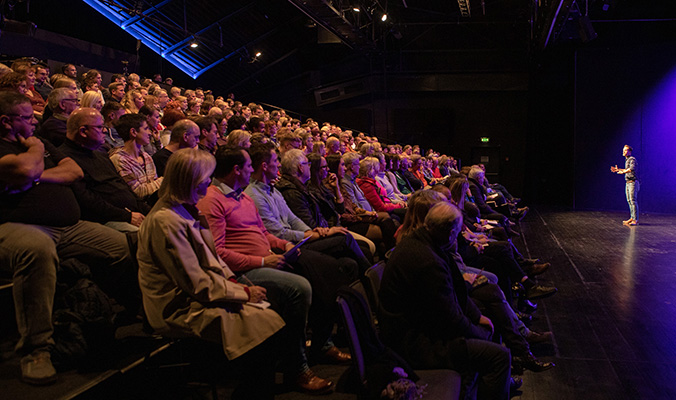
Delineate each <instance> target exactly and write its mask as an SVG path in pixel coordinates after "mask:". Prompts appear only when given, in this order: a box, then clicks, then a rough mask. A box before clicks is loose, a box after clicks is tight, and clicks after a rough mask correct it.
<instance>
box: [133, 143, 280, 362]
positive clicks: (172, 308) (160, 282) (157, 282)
mask: <svg viewBox="0 0 676 400" xmlns="http://www.w3.org/2000/svg"><path fill="white" fill-rule="evenodd" d="M215 164H216V162H215V160H214V158H213V156H211V154H208V153H207V152H203V151H200V150H196V149H183V150H179V151H177V152H175V153H174V154H173V155H172V157H171V158H170V160H169V163H168V164H167V169H166V171H165V178H164V182H163V184H162V187H161V188H160V200H159V201H158V203H157V204H156V205H155V207H154V208H153V209H152V211H151V212H150V213H149V214H148V216H147V217H146V218H145V220H144V221H143V224H142V225H141V227H140V230H139V235H138V245H139V248H138V263H139V284H140V287H141V292H142V294H143V306H144V308H145V311H146V315H147V317H148V322H149V323H150V325H151V326H152V327H153V328H154V329H155V330H156V331H157V332H158V333H160V334H164V335H167V336H170V337H197V338H201V339H204V340H208V341H213V342H217V343H221V344H222V346H223V351H224V352H225V355H226V356H227V357H228V359H230V360H232V359H235V358H237V357H239V356H241V355H243V354H245V353H246V352H248V351H249V350H252V349H253V348H255V347H256V346H258V345H260V344H262V343H263V342H264V341H265V340H266V339H268V338H269V337H271V336H272V335H273V334H275V333H276V332H277V331H279V330H280V329H281V328H282V327H283V326H284V321H283V320H282V318H281V317H280V316H279V315H278V314H277V313H276V312H274V311H273V310H271V309H269V308H261V307H256V306H253V305H251V304H252V303H254V304H256V305H260V302H261V301H262V300H265V294H266V291H265V289H264V288H262V287H258V286H249V287H247V286H244V285H242V284H239V283H237V281H236V280H235V279H234V278H235V275H234V274H233V272H232V271H231V270H230V269H229V268H228V267H227V265H225V263H224V262H223V261H222V260H221V259H220V258H219V257H218V255H217V253H216V250H215V248H214V245H213V238H212V236H211V232H210V231H209V229H208V228H207V227H206V222H205V221H203V220H202V218H200V216H199V215H198V211H197V208H196V207H195V204H196V203H197V200H199V198H200V197H202V196H204V194H205V193H206V189H207V187H208V186H209V183H210V182H211V180H210V178H209V176H210V175H211V173H212V172H213V170H214V167H215Z"/></svg>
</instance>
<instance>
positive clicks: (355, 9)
mask: <svg viewBox="0 0 676 400" xmlns="http://www.w3.org/2000/svg"><path fill="white" fill-rule="evenodd" d="M352 11H354V12H361V10H360V9H359V7H354V8H353V9H352Z"/></svg>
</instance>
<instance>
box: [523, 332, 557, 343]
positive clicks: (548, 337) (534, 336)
mask: <svg viewBox="0 0 676 400" xmlns="http://www.w3.org/2000/svg"><path fill="white" fill-rule="evenodd" d="M526 341H527V342H528V343H530V344H536V343H551V342H552V333H551V332H535V331H528V335H526Z"/></svg>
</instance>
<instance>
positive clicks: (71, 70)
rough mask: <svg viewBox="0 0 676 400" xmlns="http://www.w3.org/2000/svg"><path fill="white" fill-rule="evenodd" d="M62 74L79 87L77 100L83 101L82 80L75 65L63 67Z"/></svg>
mask: <svg viewBox="0 0 676 400" xmlns="http://www.w3.org/2000/svg"><path fill="white" fill-rule="evenodd" d="M61 72H62V73H63V74H64V75H66V76H67V77H68V78H70V79H72V80H73V81H74V82H75V85H76V86H77V89H76V92H77V93H76V94H77V98H78V99H81V98H82V94H83V93H82V89H81V88H80V80H79V79H78V77H77V68H76V67H75V65H73V64H64V65H63V66H62V67H61Z"/></svg>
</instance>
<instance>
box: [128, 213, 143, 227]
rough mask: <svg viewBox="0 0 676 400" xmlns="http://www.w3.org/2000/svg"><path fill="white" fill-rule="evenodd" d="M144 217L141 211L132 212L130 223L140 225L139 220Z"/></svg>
mask: <svg viewBox="0 0 676 400" xmlns="http://www.w3.org/2000/svg"><path fill="white" fill-rule="evenodd" d="M144 219H145V216H144V215H143V214H141V213H137V212H132V213H131V221H130V223H131V224H132V225H134V226H141V222H143V220H144Z"/></svg>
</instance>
